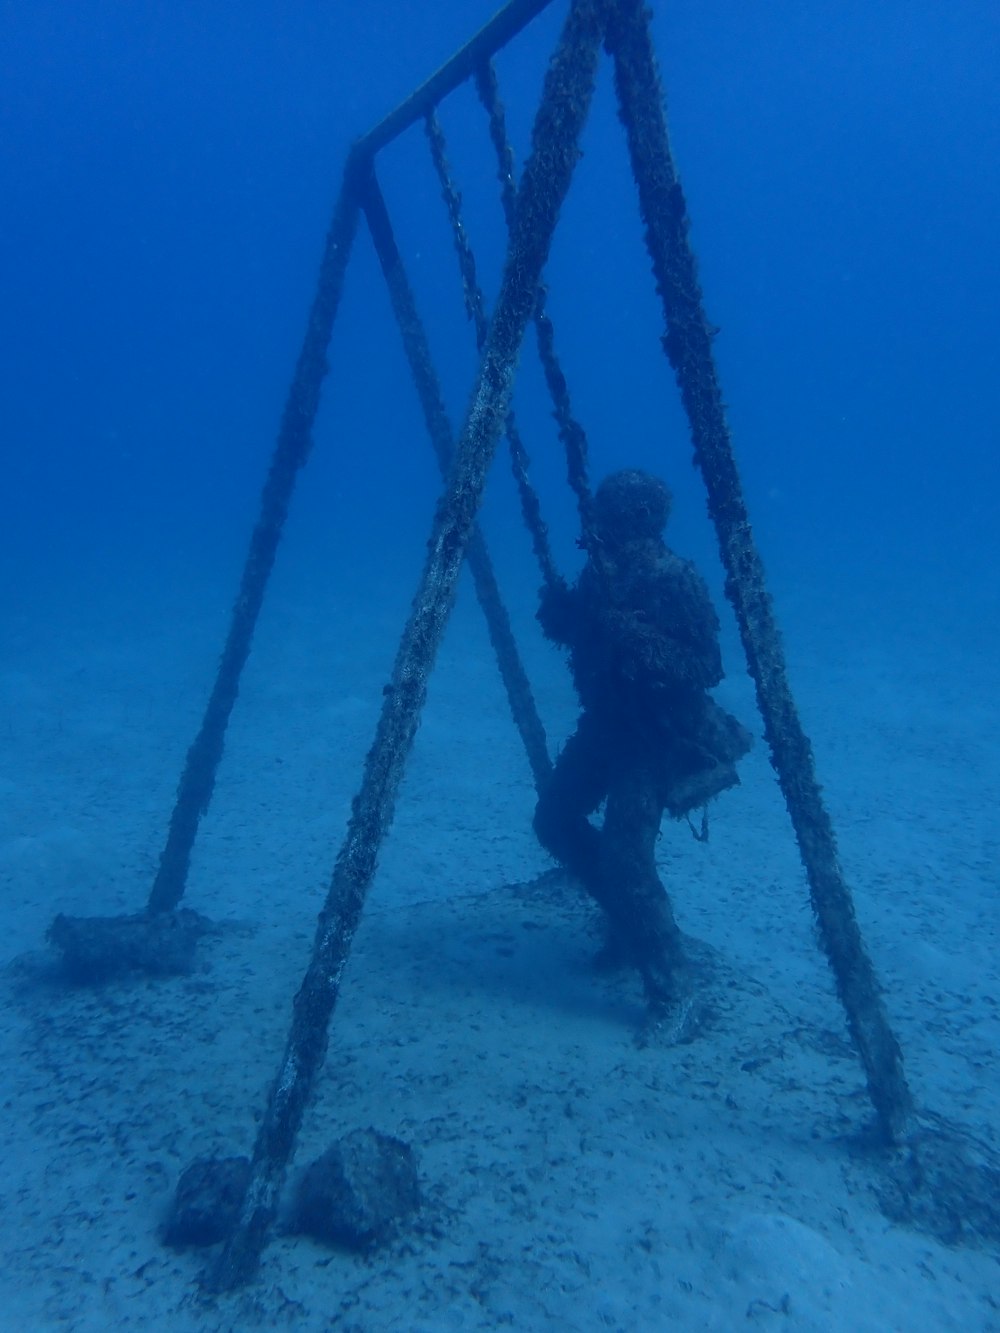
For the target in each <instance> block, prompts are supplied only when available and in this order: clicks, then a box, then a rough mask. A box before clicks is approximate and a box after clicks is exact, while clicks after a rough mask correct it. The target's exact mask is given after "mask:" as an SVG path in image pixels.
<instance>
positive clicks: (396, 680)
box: [209, 0, 607, 1291]
mask: <svg viewBox="0 0 1000 1333" xmlns="http://www.w3.org/2000/svg"><path fill="white" fill-rule="evenodd" d="M606 16H607V0H573V3H572V5H571V7H570V11H569V15H568V17H567V20H566V24H565V27H564V29H563V33H562V37H561V40H560V42H559V45H558V47H557V49H556V52H555V55H554V56H553V59H552V63H551V64H550V66H549V70H548V73H547V76H546V80H545V91H544V93H543V96H542V102H541V106H540V107H539V110H538V115H537V117H536V120H535V127H534V133H533V138H532V145H533V146H532V153H531V156H530V158H529V160H528V164H527V166H526V168H525V172H524V180H523V183H522V185H521V190H520V193H519V195H518V206H517V216H516V220H515V226H514V230H513V232H512V234H511V239H510V244H509V246H508V250H507V261H506V264H505V268H504V276H503V281H502V283H501V288H500V296H499V299H498V301H497V305H496V310H495V312H494V316H493V321H492V323H491V325H490V336H489V339H488V341H487V344H486V348H485V350H484V352H483V357H482V360H481V362H480V368H479V375H478V378H477V382H476V387H475V391H474V394H473V398H472V405H471V407H470V409H469V413H468V416H467V418H466V422H465V427H464V429H463V431H462V435H461V440H460V443H459V447H458V451H457V454H456V458H455V463H454V467H453V468H452V471H451V474H450V478H449V482H448V485H447V487H446V489H445V492H444V494H443V496H442V498H441V501H440V503H439V504H438V509H437V513H436V515H435V519H434V525H433V529H432V532H431V537H430V541H429V543H428V553H427V560H426V563H425V565H424V570H423V574H422V577H421V580H420V585H419V587H418V589H417V593H416V596H415V597H414V601H413V608H412V611H411V613H410V618H409V621H408V622H407V625H406V628H405V630H404V631H403V637H402V639H401V641H400V645H399V649H398V651H397V654H396V662H395V666H394V669H393V674H392V680H391V682H390V684H389V685H388V686H387V688H386V691H385V696H384V702H383V705H382V713H381V716H380V718H379V722H378V727H377V730H376V733H375V739H374V741H373V743H372V747H371V749H370V750H369V752H368V757H367V759H366V760H365V767H364V774H363V777H362V782H361V788H360V790H359V792H358V794H357V796H356V797H355V798H354V803H353V807H352V813H351V819H350V822H349V824H348V828H347V834H346V837H345V839H344V843H343V846H342V847H341V849H340V852H339V854H338V856H337V861H336V865H335V867H334V871H333V877H332V880H331V883H330V888H329V891H328V893H327V898H326V901H325V903H324V905H323V909H322V911H321V913H320V917H319V921H318V923H317V927H316V937H315V941H314V944H313V954H312V959H311V961H310V963H309V967H308V969H307V971H306V974H305V977H304V979H303V982H302V985H301V987H300V989H299V992H298V994H297V995H296V997H295V1004H294V1011H293V1016H292V1023H291V1028H290V1031H289V1034H288V1040H287V1043H286V1046H285V1052H284V1055H283V1056H282V1060H281V1064H280V1067H279V1070H278V1074H277V1077H276V1078H275V1081H274V1083H273V1085H272V1087H271V1092H270V1096H269V1098H268V1104H267V1108H266V1110H265V1112H264V1117H263V1120H262V1122H261V1126H260V1131H259V1133H258V1136H257V1142H256V1145H255V1148H254V1154H253V1159H252V1163H251V1172H250V1182H249V1185H248V1187H247V1191H246V1194H245V1196H244V1200H243V1204H242V1207H241V1210H240V1217H239V1221H238V1223H237V1225H236V1228H235V1230H234V1231H233V1234H232V1235H231V1237H230V1238H229V1241H228V1242H227V1244H226V1246H225V1248H224V1250H223V1252H222V1255H221V1256H220V1258H219V1261H218V1263H217V1265H216V1267H215V1269H214V1270H213V1272H212V1274H211V1276H210V1278H209V1284H210V1286H211V1287H212V1288H213V1289H214V1290H216V1291H228V1290H232V1289H233V1288H235V1287H238V1286H241V1285H242V1284H244V1283H245V1282H247V1281H249V1279H250V1278H251V1277H252V1276H253V1274H254V1272H255V1271H256V1268H257V1265H258V1262H259V1259H260V1253H261V1250H262V1249H263V1247H264V1244H265V1243H266V1240H267V1234H268V1231H269V1230H270V1227H271V1223H272V1221H273V1218H274V1215H275V1211H276V1206H277V1198H278V1191H279V1189H280V1186H281V1182H282V1179H283V1177H284V1173H285V1170H286V1167H287V1164H288V1160H289V1158H290V1157H291V1154H292V1151H293V1149H294V1146H295V1140H296V1137H297V1135H298V1131H299V1126H300V1125H301V1122H302V1116H303V1113H304V1111H305V1108H306V1106H307V1104H308V1101H309V1098H310V1095H311V1092H312V1088H313V1083H314V1081H315V1077H316V1073H317V1071H318V1069H319V1067H320V1065H321V1063H322V1061H323V1057H324V1055H325V1052H326V1044H327V1031H328V1027H329V1022H330V1018H331V1015H332V1013H333V1009H334V1006H335V1004H336V1002H337V996H338V994H339V992H340V979H341V976H342V974H343V970H344V967H345V965H346V963H347V959H348V955H349V953H350V948H351V943H352V940H353V938H354V933H355V931H356V930H357V927H358V923H359V922H360V920H361V913H362V910H363V908H364V903H365V898H366V897H367V895H368V890H369V888H370V887H371V882H372V879H373V877H374V874H375V865H376V860H377V857H378V852H379V848H380V847H381V844H382V841H383V839H384V837H385V834H386V832H387V830H388V828H389V825H390V823H391V822H392V816H393V810H394V807H395V801H396V795H397V792H398V790H399V784H400V782H401V781H402V777H403V771H404V768H405V764H406V760H407V757H408V755H409V753H410V749H411V747H412V744H413V738H414V736H415V735H416V730H417V726H418V723H419V720H420V713H421V710H422V708H423V704H424V699H425V697H426V693H427V681H428V677H429V675H430V672H431V670H432V668H433V665H434V661H435V658H436V656H437V651H438V647H439V645H440V642H441V638H442V636H443V634H444V628H445V625H446V623H447V620H448V616H449V614H450V611H451V608H452V605H453V603H454V599H455V592H456V587H457V583H458V576H459V573H460V571H461V567H462V563H463V560H464V559H465V552H466V548H467V546H468V543H469V538H470V536H471V534H472V531H473V526H474V524H475V519H476V512H477V510H478V508H479V503H480V500H481V498H482V493H483V488H484V486H485V483H486V473H487V470H488V468H489V465H490V462H491V460H492V458H493V455H494V453H495V451H496V446H497V442H498V440H499V438H500V435H501V432H502V430H503V425H504V419H505V417H506V414H507V409H508V405H509V402H510V395H511V389H512V386H513V377H514V370H515V366H516V363H517V358H518V354H519V351H520V348H521V342H522V340H523V337H524V330H525V326H526V325H527V322H528V320H529V318H530V317H531V313H532V310H533V308H534V304H535V295H536V292H537V289H538V283H539V281H540V279H541V274H542V269H543V266H544V264H545V261H546V259H547V257H548V253H549V247H550V245H551V241H552V233H553V231H554V230H555V226H556V222H557V220H558V217H559V211H560V208H561V207H562V202H563V199H564V198H565V196H566V191H567V190H568V189H569V184H570V180H571V178H572V174H573V169H574V167H575V166H576V161H577V157H578V152H579V149H578V143H579V138H580V133H581V131H582V129H583V124H584V121H585V120H586V116H587V112H588V110H589V107H590V102H591V97H592V94H593V88H594V79H595V75H596V69H597V61H598V57H599V54H600V44H601V39H602V37H603V33H604V26H605V21H606Z"/></svg>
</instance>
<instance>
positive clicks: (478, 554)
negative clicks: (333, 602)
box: [361, 170, 552, 788]
mask: <svg viewBox="0 0 1000 1333" xmlns="http://www.w3.org/2000/svg"><path fill="white" fill-rule="evenodd" d="M361 200H362V207H363V209H364V212H365V218H366V219H367V222H368V229H369V231H370V232H371V237H372V242H373V243H374V246H375V252H376V254H377V255H378V260H379V264H380V265H381V268H382V273H383V275H384V277H385V281H386V286H387V287H388V289H389V297H390V300H391V301H392V309H393V313H394V314H395V316H396V322H397V324H398V325H399V330H400V333H401V334H402V337H403V349H404V351H405V353H406V359H407V361H408V362H409V365H410V373H411V374H412V376H413V382H414V384H415V385H416V389H417V395H418V397H419V398H420V405H421V407H422V409H423V413H424V421H425V422H426V425H427V430H428V433H429V434H430V437H431V443H432V444H433V446H434V453H435V455H436V457H437V460H438V464H439V466H440V468H441V472H442V474H443V475H444V476H447V475H448V471H449V469H450V468H451V466H452V463H453V461H454V460H453V454H454V442H453V440H452V437H451V427H450V425H449V424H448V416H447V413H446V412H445V408H444V400H443V398H442V394H441V386H440V384H439V382H438V378H437V375H436V373H435V371H434V364H433V362H432V360H431V351H430V344H429V343H428V341H427V334H426V331H425V330H424V326H423V324H422V322H421V319H420V316H419V314H418V313H417V306H416V301H415V300H414V297H413V290H412V288H411V287H410V283H409V279H408V278H407V276H406V270H405V269H404V268H403V260H402V256H401V255H400V253H399V248H398V246H397V245H396V239H395V237H394V235H393V232H392V225H391V223H390V221H389V214H388V211H387V209H386V206H385V200H384V199H383V197H382V191H381V189H380V188H379V184H378V181H377V179H376V177H375V172H374V170H371V171H370V172H369V173H368V175H367V177H366V179H365V182H364V184H363V185H362V187H361ZM483 336H484V339H485V331H484V335H483ZM480 350H481V349H480ZM510 423H511V417H510V414H509V413H508V420H507V429H508V430H510ZM467 555H468V561H469V569H470V570H471V572H472V581H473V584H474V585H475V589H476V597H477V599H478V601H479V605H480V606H481V607H482V611H483V615H484V616H485V617H486V625H487V629H488V631H489V636H490V643H491V644H492V646H493V652H494V654H495V655H496V659H497V666H498V667H499V669H500V677H501V679H502V681H503V684H504V689H505V690H506V692H507V702H508V703H509V704H510V712H511V716H512V717H513V719H514V725H515V726H516V727H517V730H518V733H519V734H520V737H521V741H522V743H523V744H524V749H525V752H526V754H527V756H528V763H529V764H530V766H531V772H532V776H533V777H534V780H535V786H536V787H539V788H540V787H541V785H542V784H543V783H544V782H545V781H546V779H547V778H548V776H549V774H550V773H551V771H552V764H551V762H550V760H549V751H548V746H547V744H546V740H545V728H544V727H543V726H542V720H541V718H540V717H539V716H538V709H537V707H536V705H535V699H534V695H533V694H532V692H531V684H530V682H529V680H528V673H527V672H526V671H525V669H524V663H523V662H522V661H521V654H520V652H519V651H518V647H517V641H516V640H515V638H514V631H513V630H512V628H511V624H510V616H509V615H508V614H507V608H506V606H504V603H503V598H502V597H501V595H500V588H499V585H498V584H497V579H496V574H495V573H494V571H493V562H492V561H491V560H490V553H489V550H488V549H487V546H486V541H485V539H484V537H483V534H482V530H481V529H480V527H479V525H478V524H476V526H475V527H474V528H473V530H472V535H471V536H470V538H469V546H468V552H467Z"/></svg>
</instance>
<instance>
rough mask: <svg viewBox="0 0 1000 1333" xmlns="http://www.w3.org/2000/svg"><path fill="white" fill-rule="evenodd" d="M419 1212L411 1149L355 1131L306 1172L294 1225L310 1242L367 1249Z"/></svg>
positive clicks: (374, 1134)
mask: <svg viewBox="0 0 1000 1333" xmlns="http://www.w3.org/2000/svg"><path fill="white" fill-rule="evenodd" d="M419 1207H420V1186H419V1183H418V1180H417V1169H416V1162H415V1159H414V1154H413V1150H412V1149H411V1148H410V1147H409V1145H408V1144H406V1143H403V1142H402V1140H400V1139H396V1138H393V1137H392V1136H391V1135H389V1134H380V1133H379V1132H378V1131H377V1130H375V1129H356V1130H353V1131H352V1132H351V1133H350V1134H347V1135H345V1137H344V1138H342V1139H340V1140H339V1141H338V1142H337V1143H335V1144H334V1145H333V1147H332V1148H329V1149H328V1150H327V1151H326V1152H325V1153H323V1155H322V1157H318V1158H317V1159H316V1161H314V1162H312V1163H311V1164H310V1165H309V1166H308V1167H306V1170H305V1172H304V1173H303V1176H302V1179H301V1181H300V1183H299V1188H298V1193H297V1198H296V1203H295V1208H294V1213H293V1218H292V1223H293V1226H294V1228H295V1229H296V1230H297V1231H301V1232H303V1233H305V1234H306V1235H307V1236H312V1237H313V1239H314V1240H319V1241H324V1242H325V1243H327V1244H330V1245H342V1246H346V1247H347V1248H348V1249H355V1250H359V1249H367V1248H369V1247H371V1246H372V1245H376V1244H378V1242H379V1241H381V1240H383V1239H384V1238H385V1237H386V1235H387V1233H388V1232H389V1231H390V1229H391V1227H392V1225H393V1224H394V1223H395V1222H397V1221H398V1220H400V1219H401V1218H403V1217H405V1216H407V1215H408V1214H409V1213H412V1212H415V1211H416V1209H418V1208H419Z"/></svg>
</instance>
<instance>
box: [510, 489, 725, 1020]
mask: <svg viewBox="0 0 1000 1333" xmlns="http://www.w3.org/2000/svg"><path fill="white" fill-rule="evenodd" d="M670 506H671V495H670V492H669V490H668V489H667V487H666V486H665V485H664V483H663V482H662V481H660V480H659V479H658V478H656V477H654V476H651V475H649V474H648V473H645V472H640V471H635V470H627V471H622V472H616V473H613V474H612V475H611V476H609V477H607V478H606V479H605V480H604V481H603V482H602V483H601V485H600V486H599V488H598V490H597V492H596V493H595V495H594V500H593V521H592V536H591V539H590V541H589V549H588V559H587V563H586V565H585V566H584V568H583V570H582V572H581V574H580V577H579V578H578V580H577V582H576V584H575V585H574V586H573V587H570V586H568V585H567V584H566V583H560V584H556V585H554V586H547V587H546V588H545V589H543V591H542V595H541V602H540V606H539V610H538V619H539V621H540V623H541V626H542V629H543V631H544V633H545V635H546V637H547V638H549V639H550V640H552V641H553V642H554V643H557V644H560V645H563V646H565V647H568V648H569V650H570V667H571V670H572V673H573V680H574V684H575V686H576V690H577V693H578V695H579V698H580V702H581V704H582V712H581V715H580V719H579V722H578V724H577V728H576V731H575V732H574V734H573V735H572V736H571V737H570V739H569V740H568V741H567V743H566V745H565V746H564V748H563V750H562V752H561V753H560V755H559V757H558V758H557V760H556V763H555V766H554V768H553V772H552V776H551V779H550V781H549V782H548V784H547V785H546V787H545V788H544V789H543V791H542V793H541V796H540V799H539V801H538V805H537V808H536V811H535V820H534V827H535V832H536V834H537V836H538V838H539V841H540V842H541V843H542V845H543V846H544V847H545V848H546V849H547V850H548V851H549V852H550V853H551V854H552V855H553V856H554V857H555V858H556V859H557V860H558V861H560V862H561V863H562V864H563V865H564V866H565V867H566V869H567V870H569V871H570V873H571V874H572V875H573V876H574V877H575V878H576V879H577V880H579V882H580V883H581V885H582V886H583V887H584V889H585V890H586V891H587V892H588V893H589V894H590V895H591V896H592V897H593V898H594V899H595V900H596V901H597V902H598V903H599V904H600V906H601V907H602V908H603V909H604V912H605V914H606V918H607V922H608V926H609V947H610V949H611V950H612V951H613V952H615V953H617V954H618V955H620V956H621V958H622V959H623V960H624V961H627V962H628V963H631V964H632V965H634V966H635V967H636V968H638V970H639V972H640V974H641V976H642V980H643V983H644V987H645V991H646V997H647V1001H648V1005H649V1014H648V1020H647V1023H646V1024H645V1025H644V1029H643V1031H644V1033H645V1034H647V1035H648V1034H649V1033H650V1032H654V1031H668V1032H671V1033H672V1034H673V1036H674V1037H675V1038H676V1039H682V1037H683V1035H684V1034H685V1033H689V1032H690V1031H691V1030H692V1027H693V1026H696V1021H695V1020H694V1019H693V1013H694V1011H695V1009H696V1005H695V1002H694V993H693V984H692V978H691V969H690V966H689V963H688V960H687V958H686V957H685V952H684V947H683V943H682V938H681V932H680V930H679V929H678V926H677V922H676V920H675V919H674V914H673V910H672V908H671V904H670V899H669V898H668V896H667V893H666V890H665V889H664V887H663V884H662V883H661V881H660V878H659V875H658V874H657V869H656V860H655V846H656V840H657V837H658V835H659V831H660V823H661V820H662V817H663V814H664V811H666V812H667V813H668V814H670V815H671V816H673V817H674V818H676V819H680V818H683V817H685V816H687V815H689V814H690V812H691V811H693V810H697V809H698V808H699V807H701V806H704V805H705V804H706V803H707V801H708V800H710V799H711V798H712V797H713V796H716V795H717V794H718V793H719V792H722V791H724V790H726V788H728V787H732V786H734V785H735V784H736V783H738V782H739V777H738V775H737V772H736V767H735V765H736V762H737V760H739V759H740V758H741V757H742V756H743V755H744V754H746V752H747V750H748V749H749V747H750V735H749V733H748V732H747V731H746V730H745V729H744V728H743V727H742V726H741V725H740V723H739V722H738V721H737V720H736V719H735V718H734V717H732V716H731V715H730V714H729V713H727V712H725V711H724V710H723V709H722V708H720V707H719V705H718V704H717V703H716V702H715V700H714V699H713V698H712V696H711V695H710V694H709V691H710V690H711V689H712V688H713V687H714V686H716V685H718V683H719V681H720V680H721V679H722V676H723V670H722V657H721V653H720V650H719V620H718V617H717V615H716V613H715V609H714V607H713V606H712V602H711V599H710V597H709V593H708V588H707V586H706V584H705V581H704V580H703V578H702V577H701V575H700V574H699V573H698V571H697V570H696V569H695V567H694V565H693V564H692V563H691V562H690V561H688V560H684V559H682V558H681V557H680V556H678V555H676V554H675V553H674V552H673V551H671V550H670V549H669V547H668V546H667V545H666V543H665V541H664V538H663V531H664V528H665V527H666V524H667V520H668V518H669V516H670ZM602 801H603V802H605V811H604V820H603V823H602V824H601V826H600V827H598V826H597V825H595V824H594V823H592V822H591V820H590V818H589V816H591V815H593V814H594V813H595V812H596V811H597V809H598V808H599V806H600V805H601V803H602Z"/></svg>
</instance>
